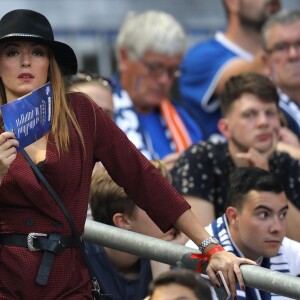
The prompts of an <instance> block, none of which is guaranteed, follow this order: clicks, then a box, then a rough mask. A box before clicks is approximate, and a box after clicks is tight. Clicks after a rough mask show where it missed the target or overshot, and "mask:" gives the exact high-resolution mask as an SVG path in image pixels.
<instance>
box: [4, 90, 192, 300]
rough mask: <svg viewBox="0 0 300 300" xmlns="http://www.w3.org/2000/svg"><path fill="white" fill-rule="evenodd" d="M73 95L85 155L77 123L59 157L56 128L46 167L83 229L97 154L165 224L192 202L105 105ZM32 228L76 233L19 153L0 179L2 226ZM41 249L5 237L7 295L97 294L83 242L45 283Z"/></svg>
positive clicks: (63, 257) (26, 230) (62, 296)
mask: <svg viewBox="0 0 300 300" xmlns="http://www.w3.org/2000/svg"><path fill="white" fill-rule="evenodd" d="M70 98H71V100H70V103H71V106H72V107H73V109H74V112H75V114H76V117H77V119H78V122H79V124H80V127H81V130H82V134H83V137H84V144H85V151H86V156H85V154H84V150H83V148H82V146H81V143H80V140H79V138H78V136H77V134H76V132H75V130H74V129H73V128H72V129H71V132H70V151H69V153H67V154H64V155H61V156H60V157H59V155H58V153H57V151H56V148H55V144H54V138H53V136H52V135H51V134H50V135H49V140H48V144H47V153H46V163H45V168H44V170H43V174H44V176H45V177H46V178H47V180H48V181H49V182H50V184H51V185H52V186H53V188H54V189H55V191H56V192H57V193H58V195H59V196H60V197H61V199H62V200H63V202H64V204H65V205H66V207H67V209H68V210H69V212H70V214H71V216H72V217H73V219H74V221H75V224H76V226H77V228H78V231H79V232H80V233H83V230H84V223H85V219H86V211H87V203H88V195H89V189H90V182H91V173H92V169H93V166H94V163H95V162H97V161H101V162H102V163H103V165H104V166H105V167H106V168H107V170H108V172H109V173H110V175H111V176H112V178H113V179H114V180H115V181H116V182H117V183H118V184H119V185H120V186H123V187H124V189H125V190H126V192H127V193H128V195H129V196H130V198H132V199H134V200H135V202H136V204H137V205H138V206H140V207H141V208H143V209H144V210H146V211H147V213H148V214H149V216H150V217H151V218H152V219H153V220H154V221H155V222H156V224H157V225H158V226H159V227H160V228H161V229H162V230H163V231H165V230H167V229H169V228H170V227H171V226H172V223H173V222H174V221H175V220H176V219H177V218H178V217H179V216H180V215H181V214H182V213H183V212H184V211H185V210H187V209H189V208H190V206H189V205H188V204H187V203H186V202H185V201H184V200H183V198H182V197H181V196H180V195H179V194H178V193H177V192H176V191H175V189H174V188H173V187H172V186H171V185H169V184H168V183H167V180H166V179H165V178H164V177H163V176H162V175H161V174H160V173H159V171H158V170H157V169H156V168H155V167H153V165H152V164H150V163H149V162H148V160H147V159H146V158H145V157H144V156H143V155H142V154H140V152H139V151H138V150H137V149H136V147H135V146H134V145H133V144H132V143H131V142H130V141H129V140H128V139H127V138H126V136H125V135H124V133H123V132H122V131H121V130H120V129H119V128H118V127H117V126H116V125H115V124H114V122H113V121H112V120H111V118H110V117H109V116H108V115H107V114H106V113H104V112H103V111H102V110H101V109H100V108H98V107H96V106H95V105H94V104H93V102H91V101H90V100H89V99H86V98H85V97H84V96H83V95H81V94H72V96H70ZM29 232H43V233H51V232H59V233H61V234H63V235H69V234H71V230H70V227H69V225H68V222H67V221H66V220H65V218H64V216H63V214H62V212H61V211H60V209H59V208H58V207H57V205H56V203H55V201H54V200H53V199H52V197H51V196H50V195H49V194H48V192H47V191H46V189H45V187H44V186H43V185H42V184H40V183H39V182H38V181H37V179H36V178H35V175H34V174H33V172H32V170H31V169H30V167H29V165H28V164H27V162H26V160H25V159H24V158H23V156H22V155H21V154H20V153H18V155H17V158H16V160H15V161H14V162H13V163H12V165H11V167H10V169H9V171H8V173H7V174H6V175H5V176H4V178H3V180H2V183H1V186H0V233H29ZM42 254H43V253H42V252H30V251H28V250H27V249H25V248H20V247H15V246H1V245H0V274H1V275H0V299H25V300H26V299H91V296H90V278H89V274H88V272H87V269H86V268H85V266H84V262H83V258H82V255H81V253H80V250H79V249H65V250H63V251H62V252H61V253H60V254H58V255H57V256H56V258H55V261H54V264H53V267H52V270H51V274H50V278H49V281H48V284H47V286H45V287H41V286H38V285H37V284H36V283H35V279H36V275H37V271H38V268H39V265H40V262H41V257H42Z"/></svg>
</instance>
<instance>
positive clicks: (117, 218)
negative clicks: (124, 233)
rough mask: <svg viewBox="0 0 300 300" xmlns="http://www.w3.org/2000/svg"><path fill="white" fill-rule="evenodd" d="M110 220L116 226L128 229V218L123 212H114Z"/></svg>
mask: <svg viewBox="0 0 300 300" xmlns="http://www.w3.org/2000/svg"><path fill="white" fill-rule="evenodd" d="M112 221H113V223H114V224H115V226H116V227H119V228H123V229H126V230H129V229H130V219H129V218H128V216H127V215H126V214H124V213H116V214H114V215H113V217H112Z"/></svg>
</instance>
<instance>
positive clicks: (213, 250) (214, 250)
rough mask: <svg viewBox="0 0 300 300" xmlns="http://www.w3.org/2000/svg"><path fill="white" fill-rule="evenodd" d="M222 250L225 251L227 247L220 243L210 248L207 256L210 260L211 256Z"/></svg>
mask: <svg viewBox="0 0 300 300" xmlns="http://www.w3.org/2000/svg"><path fill="white" fill-rule="evenodd" d="M220 251H225V249H224V248H223V247H222V246H221V245H218V246H216V247H214V248H212V249H210V250H209V251H208V252H207V253H206V257H207V259H208V260H210V258H211V257H212V256H213V255H214V254H215V253H217V252H220Z"/></svg>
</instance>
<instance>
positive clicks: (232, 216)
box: [225, 206, 238, 228]
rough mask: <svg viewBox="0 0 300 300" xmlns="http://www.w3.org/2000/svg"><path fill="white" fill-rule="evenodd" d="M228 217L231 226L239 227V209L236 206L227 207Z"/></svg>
mask: <svg viewBox="0 0 300 300" xmlns="http://www.w3.org/2000/svg"><path fill="white" fill-rule="evenodd" d="M225 214H226V217H227V219H228V223H229V226H232V227H234V228H237V226H238V211H237V208H236V207H233V206H228V207H227V208H226V212H225Z"/></svg>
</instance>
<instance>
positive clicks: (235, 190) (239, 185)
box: [226, 167, 284, 210]
mask: <svg viewBox="0 0 300 300" xmlns="http://www.w3.org/2000/svg"><path fill="white" fill-rule="evenodd" d="M251 190H254V191H259V192H272V193H275V194H280V193H281V192H283V191H284V189H283V186H282V184H281V183H280V181H279V180H278V178H277V177H276V176H275V175H274V174H272V173H270V172H268V171H266V170H263V169H260V168H256V167H248V168H236V169H234V171H233V172H232V173H231V174H230V184H229V189H228V194H227V201H226V207H228V206H233V207H236V208H237V209H239V210H240V209H242V207H243V205H244V201H245V196H246V195H247V194H248V193H249V192H250V191H251Z"/></svg>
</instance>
